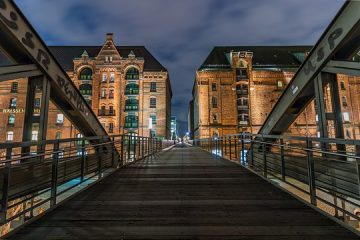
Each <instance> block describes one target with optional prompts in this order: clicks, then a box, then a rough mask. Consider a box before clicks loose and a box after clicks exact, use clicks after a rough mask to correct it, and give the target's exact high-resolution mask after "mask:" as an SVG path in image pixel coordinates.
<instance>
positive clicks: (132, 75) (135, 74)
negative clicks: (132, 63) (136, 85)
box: [125, 67, 139, 80]
mask: <svg viewBox="0 0 360 240" xmlns="http://www.w3.org/2000/svg"><path fill="white" fill-rule="evenodd" d="M125 79H126V80H138V79H139V70H137V69H136V68H134V67H132V68H130V69H129V70H128V71H127V72H126V75H125Z"/></svg>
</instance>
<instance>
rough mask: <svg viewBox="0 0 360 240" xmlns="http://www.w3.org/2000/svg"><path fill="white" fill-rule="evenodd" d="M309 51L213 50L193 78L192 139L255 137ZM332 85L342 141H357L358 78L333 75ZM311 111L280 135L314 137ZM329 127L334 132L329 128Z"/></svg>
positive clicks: (359, 123) (359, 133)
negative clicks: (247, 134) (337, 101)
mask: <svg viewBox="0 0 360 240" xmlns="http://www.w3.org/2000/svg"><path fill="white" fill-rule="evenodd" d="M310 49H311V47H310V46H280V47H278V46H277V47H273V46H256V47H249V46H244V47H242V46H231V47H215V48H214V49H213V50H212V51H211V53H210V54H209V56H208V57H207V58H206V60H205V61H204V63H203V64H202V65H201V67H200V68H199V69H198V70H197V72H196V78H195V82H194V87H193V99H192V102H191V105H193V117H190V118H193V120H192V122H193V123H190V124H189V125H190V128H191V127H192V124H193V129H194V137H195V138H196V139H198V138H208V137H213V136H217V135H220V136H221V135H226V134H234V133H241V132H250V133H257V132H258V131H259V129H260V127H261V126H262V124H263V123H264V121H265V119H266V118H267V116H268V114H269V113H270V111H271V109H272V108H273V106H274V105H275V103H276V101H277V100H278V98H279V97H280V95H281V94H282V92H283V90H284V89H285V87H286V86H287V85H288V83H289V82H290V80H291V79H292V77H293V76H294V74H295V72H296V71H297V69H298V68H299V67H300V65H301V64H302V62H303V61H304V60H305V57H306V55H307V53H308V52H309V51H310ZM337 79H338V89H339V97H340V100H341V111H342V115H343V123H344V136H345V137H346V138H348V139H349V138H352V139H354V138H355V139H359V138H360V114H359V109H360V100H359V97H358V96H359V94H360V86H359V84H358V82H359V77H352V76H346V75H341V74H338V75H337ZM327 89H328V88H325V96H324V98H325V100H326V105H327V106H326V108H328V109H331V102H330V101H331V100H330V97H329V96H330V92H329V90H327ZM315 107H316V106H315V104H314V101H312V102H311V103H310V104H309V105H308V106H307V107H306V108H305V109H304V111H303V112H302V113H301V114H300V115H299V117H298V118H297V120H296V121H295V122H294V123H293V124H292V125H291V127H290V128H289V130H288V131H287V133H286V134H289V135H298V136H313V137H316V136H318V135H319V131H318V127H317V115H316V108H315ZM190 116H191V115H190ZM190 120H191V119H190ZM329 127H330V132H334V127H333V126H331V124H330V125H329ZM329 137H334V135H331V134H330V136H329Z"/></svg>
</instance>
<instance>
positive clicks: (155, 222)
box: [8, 146, 359, 240]
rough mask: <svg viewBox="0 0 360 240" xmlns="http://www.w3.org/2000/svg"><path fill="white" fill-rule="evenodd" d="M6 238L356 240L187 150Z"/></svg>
mask: <svg viewBox="0 0 360 240" xmlns="http://www.w3.org/2000/svg"><path fill="white" fill-rule="evenodd" d="M8 239H40V240H45V239H53V240H54V239H270V240H271V239H274V240H275V239H276V240H281V239H282V240H285V239H286V240H291V239H321V240H325V239H326V240H331V239H337V240H345V239H359V237H358V236H356V235H355V234H354V233H351V232H350V231H348V230H347V229H345V228H343V227H341V226H340V225H338V224H336V223H335V222H333V221H331V220H329V219H327V218H326V217H324V216H323V215H321V214H319V213H317V212H316V211H314V210H312V209H311V208H310V207H307V206H306V205H304V204H303V203H301V202H300V201H298V200H296V199H294V198H293V197H291V196H290V195H288V194H286V193H284V192H283V191H281V190H279V189H277V188H276V187H274V186H272V185H271V184H269V183H268V182H266V181H264V180H262V179H261V178H259V177H258V176H256V175H254V174H253V173H251V172H249V171H248V170H246V169H244V168H243V167H241V166H238V165H236V164H234V163H231V162H229V161H226V160H222V159H219V158H215V157H213V156H211V155H210V154H208V153H206V152H204V151H202V150H199V149H197V148H191V147H181V146H179V147H176V148H174V149H172V150H170V151H167V152H165V153H162V154H160V155H159V156H157V158H154V159H146V160H142V161H139V162H138V163H136V164H133V165H131V166H128V167H126V168H123V169H120V170H119V171H118V172H116V173H114V174H113V175H111V176H110V177H108V178H106V179H104V180H103V181H102V182H100V183H98V184H96V185H95V186H93V187H91V188H90V189H88V190H86V191H84V192H82V193H80V194H79V195H78V196H76V197H75V198H73V199H72V200H71V201H69V202H67V203H65V204H64V205H62V206H60V207H58V208H57V209H56V210H54V211H53V212H50V213H49V214H47V215H46V216H44V217H43V218H41V219H40V220H38V221H36V222H34V223H32V224H29V225H28V226H26V227H24V228H23V229H21V230H20V231H18V232H17V233H16V234H14V235H13V236H11V237H9V238H8Z"/></svg>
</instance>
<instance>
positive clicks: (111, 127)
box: [109, 123, 114, 133]
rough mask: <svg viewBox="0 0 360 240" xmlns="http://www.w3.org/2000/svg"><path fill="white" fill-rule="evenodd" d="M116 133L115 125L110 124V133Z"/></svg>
mask: <svg viewBox="0 0 360 240" xmlns="http://www.w3.org/2000/svg"><path fill="white" fill-rule="evenodd" d="M112 132H114V123H109V133H112Z"/></svg>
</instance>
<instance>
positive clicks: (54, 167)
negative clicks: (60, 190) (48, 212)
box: [50, 140, 59, 207]
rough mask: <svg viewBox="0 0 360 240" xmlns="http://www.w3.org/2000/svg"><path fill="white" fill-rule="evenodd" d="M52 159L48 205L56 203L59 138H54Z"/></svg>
mask: <svg viewBox="0 0 360 240" xmlns="http://www.w3.org/2000/svg"><path fill="white" fill-rule="evenodd" d="M53 152H54V155H53V160H52V164H51V193H50V194H51V199H50V207H53V206H55V205H56V197H57V179H58V167H59V140H56V142H55V143H54V148H53Z"/></svg>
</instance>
